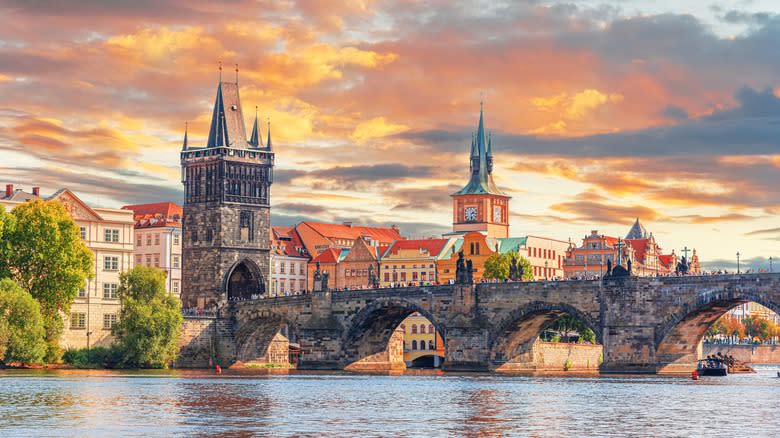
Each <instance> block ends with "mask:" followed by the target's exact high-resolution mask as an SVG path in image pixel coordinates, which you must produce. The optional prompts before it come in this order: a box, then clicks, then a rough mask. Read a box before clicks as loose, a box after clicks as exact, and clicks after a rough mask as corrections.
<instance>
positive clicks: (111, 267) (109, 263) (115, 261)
mask: <svg viewBox="0 0 780 438" xmlns="http://www.w3.org/2000/svg"><path fill="white" fill-rule="evenodd" d="M103 270H104V271H118V270H119V257H117V256H103Z"/></svg>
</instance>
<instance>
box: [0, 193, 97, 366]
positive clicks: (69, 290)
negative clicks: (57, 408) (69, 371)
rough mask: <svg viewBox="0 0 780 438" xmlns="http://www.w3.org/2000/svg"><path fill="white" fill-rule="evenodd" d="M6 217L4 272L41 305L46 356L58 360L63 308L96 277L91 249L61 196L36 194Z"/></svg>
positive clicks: (0, 268) (0, 264)
mask: <svg viewBox="0 0 780 438" xmlns="http://www.w3.org/2000/svg"><path fill="white" fill-rule="evenodd" d="M2 216H3V219H2V220H0V222H2V224H3V228H4V231H3V236H2V237H3V238H2V239H1V240H0V241H2V242H3V244H2V245H0V277H3V276H6V277H10V278H11V279H13V280H14V281H15V282H16V283H17V284H18V285H19V286H21V287H22V288H23V289H24V290H26V291H27V292H29V293H30V295H32V297H33V298H35V299H36V300H37V301H38V303H39V304H40V307H41V314H42V315H43V318H44V325H45V328H46V339H47V343H48V344H49V351H48V353H47V360H48V361H56V360H58V359H59V353H60V352H59V335H60V332H61V331H62V326H63V323H62V319H61V318H60V313H66V314H67V313H68V312H69V311H70V305H71V304H73V301H74V300H75V298H76V294H77V293H78V290H79V288H81V287H84V284H85V280H86V279H87V278H90V277H91V276H92V272H93V267H94V265H93V264H94V262H93V258H94V257H93V255H92V251H90V250H89V248H87V246H86V245H85V244H84V242H83V241H82V240H81V232H80V230H79V228H78V226H76V223H75V222H74V221H73V218H71V216H70V215H69V214H68V212H67V210H65V207H63V205H62V204H61V203H59V202H57V201H42V200H40V199H36V200H33V201H29V202H25V203H23V204H20V205H18V206H17V207H16V208H14V209H13V210H12V211H11V213H10V215H9V214H3V215H2ZM8 216H12V219H10V220H9V218H8Z"/></svg>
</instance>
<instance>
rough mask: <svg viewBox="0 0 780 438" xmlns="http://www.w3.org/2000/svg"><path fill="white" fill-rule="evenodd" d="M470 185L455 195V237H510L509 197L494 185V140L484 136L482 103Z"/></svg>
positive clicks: (473, 146) (472, 141) (471, 164)
mask: <svg viewBox="0 0 780 438" xmlns="http://www.w3.org/2000/svg"><path fill="white" fill-rule="evenodd" d="M469 173H470V174H469V182H468V184H466V186H465V187H463V188H462V189H460V190H459V191H458V192H456V193H453V194H452V231H453V232H452V234H462V233H466V232H469V231H479V232H482V233H484V234H486V235H487V236H488V237H495V238H502V237H509V199H511V197H510V196H508V195H506V194H505V193H504V192H502V191H501V190H499V189H498V187H496V184H495V183H494V182H493V141H492V138H491V136H490V135H486V134H485V123H484V116H483V111H482V104H480V108H479V125H478V126H477V135H476V136H473V137H472V138H471V159H470V169H469Z"/></svg>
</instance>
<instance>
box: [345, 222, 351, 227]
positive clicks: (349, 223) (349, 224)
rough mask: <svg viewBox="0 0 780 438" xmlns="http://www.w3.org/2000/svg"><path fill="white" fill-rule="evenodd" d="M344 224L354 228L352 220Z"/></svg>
mask: <svg viewBox="0 0 780 438" xmlns="http://www.w3.org/2000/svg"><path fill="white" fill-rule="evenodd" d="M344 226H347V227H350V228H352V222H344Z"/></svg>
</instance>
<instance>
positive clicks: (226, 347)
mask: <svg viewBox="0 0 780 438" xmlns="http://www.w3.org/2000/svg"><path fill="white" fill-rule="evenodd" d="M233 362H235V342H234V339H233V330H232V324H231V322H230V320H228V319H222V318H220V319H217V318H205V317H185V318H184V324H183V325H182V332H181V337H180V338H179V357H178V358H177V359H176V362H175V363H174V367H176V368H211V367H213V366H215V365H217V364H219V365H221V366H229V365H231V364H232V363H233Z"/></svg>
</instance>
